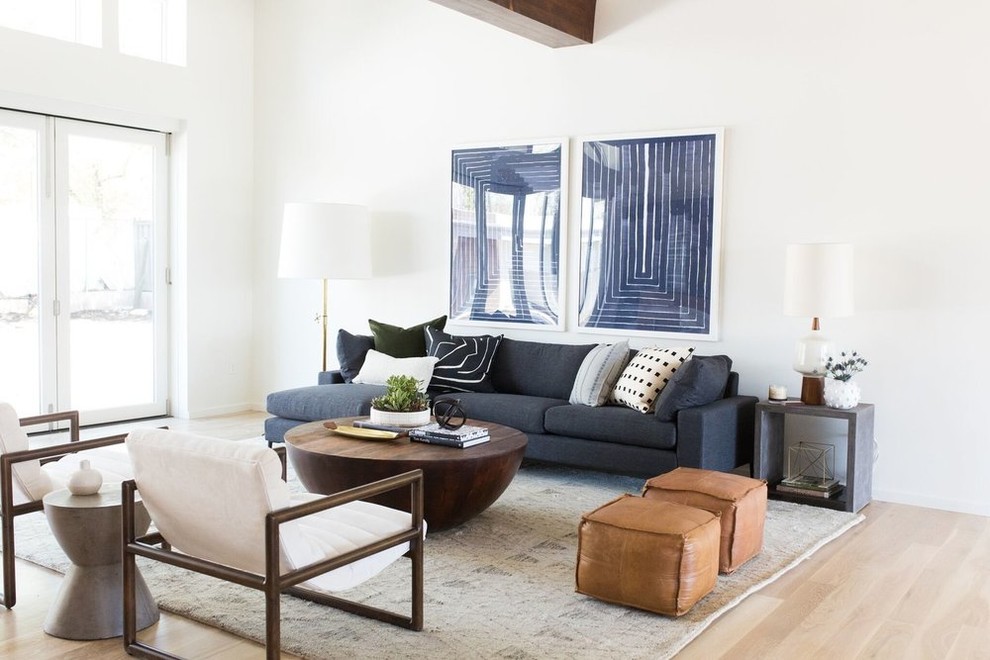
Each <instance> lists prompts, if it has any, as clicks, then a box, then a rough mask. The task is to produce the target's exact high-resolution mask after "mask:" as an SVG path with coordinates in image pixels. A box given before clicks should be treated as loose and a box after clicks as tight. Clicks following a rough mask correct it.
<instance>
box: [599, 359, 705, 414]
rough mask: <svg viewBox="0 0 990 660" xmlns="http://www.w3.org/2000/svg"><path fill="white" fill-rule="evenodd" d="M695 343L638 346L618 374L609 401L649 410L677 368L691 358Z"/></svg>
mask: <svg viewBox="0 0 990 660" xmlns="http://www.w3.org/2000/svg"><path fill="white" fill-rule="evenodd" d="M693 352H694V347H693V346H690V347H679V348H660V347H659V346H656V347H653V348H643V349H640V350H639V351H638V352H637V353H636V355H635V356H634V357H633V359H632V360H630V361H629V364H628V365H626V368H625V369H623V371H622V375H621V376H619V380H618V382H616V384H615V389H613V390H612V399H611V400H612V402H613V403H619V404H622V405H624V406H628V407H630V408H632V409H633V410H638V411H639V412H641V413H648V412H651V411H652V410H653V407H654V405H656V401H657V397H659V396H660V392H662V391H663V388H664V387H665V386H666V385H667V383H668V382H669V381H670V379H671V378H673V376H674V373H675V372H676V371H677V369H678V368H679V367H680V366H681V365H682V364H684V362H685V361H687V360H688V359H690V357H691V354H692V353H693Z"/></svg>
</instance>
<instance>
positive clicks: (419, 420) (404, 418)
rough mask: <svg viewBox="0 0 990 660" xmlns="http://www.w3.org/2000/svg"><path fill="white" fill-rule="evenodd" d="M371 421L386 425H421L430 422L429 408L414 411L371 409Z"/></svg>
mask: <svg viewBox="0 0 990 660" xmlns="http://www.w3.org/2000/svg"><path fill="white" fill-rule="evenodd" d="M370 421H371V423H372V424H384V425H386V426H423V425H424V424H429V423H430V409H429V408H427V409H426V410H419V411H416V412H392V411H390V410H378V409H377V408H372V409H371V420H370Z"/></svg>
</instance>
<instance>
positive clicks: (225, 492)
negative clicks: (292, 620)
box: [126, 429, 411, 591]
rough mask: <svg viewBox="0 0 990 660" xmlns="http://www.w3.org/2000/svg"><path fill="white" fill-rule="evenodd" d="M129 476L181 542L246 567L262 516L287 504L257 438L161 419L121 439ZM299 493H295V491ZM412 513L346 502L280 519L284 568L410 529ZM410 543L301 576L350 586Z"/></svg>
mask: <svg viewBox="0 0 990 660" xmlns="http://www.w3.org/2000/svg"><path fill="white" fill-rule="evenodd" d="M126 446H127V450H128V452H129V453H130V456H131V460H132V462H133V464H134V480H135V481H136V483H137V487H138V491H139V492H140V494H141V499H142V500H143V501H144V505H145V507H146V508H147V510H148V513H149V514H150V515H151V518H152V520H154V521H155V525H156V526H157V528H158V530H159V531H160V532H161V534H162V536H163V537H164V538H165V539H166V540H168V542H169V543H171V544H172V546H173V547H175V548H176V549H177V550H179V551H181V552H184V553H186V554H189V555H192V556H195V557H199V558H201V559H206V560H208V561H212V562H216V563H219V564H224V565H226V566H231V567H234V568H239V569H241V570H244V571H249V572H252V573H256V574H261V575H264V573H265V516H266V515H267V514H268V513H270V512H272V511H275V510H278V509H283V508H285V507H288V506H290V505H292V504H298V503H300V502H303V501H308V500H312V499H318V498H319V497H320V496H318V495H302V496H297V497H295V498H293V497H292V496H290V494H289V489H288V486H287V485H286V483H285V482H284V481H282V478H281V473H282V465H281V462H280V461H279V459H278V455H277V454H276V453H275V452H274V451H272V450H271V449H268V448H267V447H265V446H263V445H255V444H249V443H246V442H234V441H229V440H218V439H215V438H208V437H204V436H197V435H192V434H188V433H180V432H175V431H166V430H160V429H139V430H136V431H134V432H132V433H131V434H130V435H129V436H128V438H127V440H126ZM294 500H295V501H294ZM410 521H411V518H410V515H409V514H408V513H405V512H402V511H396V510H393V509H389V508H388V507H383V506H380V505H377V504H370V503H367V502H351V503H348V504H344V505H341V506H339V507H335V508H333V509H328V510H326V511H322V512H320V513H317V514H314V515H312V516H307V517H305V518H301V519H299V520H294V521H290V522H287V523H284V524H283V525H282V526H281V530H280V531H281V534H280V543H281V548H280V551H281V553H280V554H281V570H282V571H283V572H285V571H286V570H293V569H296V568H301V567H303V566H306V565H308V564H310V563H313V562H314V561H318V560H322V559H327V558H330V557H335V556H338V555H340V554H343V553H345V552H348V551H350V550H352V549H354V548H355V547H358V546H360V545H367V543H369V542H371V541H374V540H378V539H381V538H385V537H387V536H389V535H391V534H394V533H396V532H398V531H401V530H403V529H409V527H410V525H411V522H410ZM408 550H409V544H408V543H406V544H402V545H399V546H395V547H393V548H389V549H387V550H384V551H382V552H380V553H377V554H375V555H372V556H370V557H366V558H364V559H361V560H359V561H357V562H354V563H353V564H351V565H348V566H344V567H341V568H338V569H336V570H333V571H331V572H329V573H325V574H323V575H320V576H317V577H315V578H313V579H311V580H310V581H308V582H306V583H304V584H305V585H306V586H309V587H311V588H317V589H323V590H334V591H336V590H342V589H347V588H350V587H352V586H355V585H356V584H359V583H360V582H363V581H364V580H366V579H367V578H369V577H372V576H374V575H376V574H377V573H379V572H381V571H382V570H384V569H385V568H386V567H387V566H388V565H389V564H391V563H392V562H393V561H394V560H395V559H398V558H399V557H401V556H402V555H403V554H404V553H405V552H406V551H408Z"/></svg>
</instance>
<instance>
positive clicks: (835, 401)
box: [825, 351, 869, 409]
mask: <svg viewBox="0 0 990 660" xmlns="http://www.w3.org/2000/svg"><path fill="white" fill-rule="evenodd" d="M868 364H869V362H867V361H866V359H865V358H863V357H862V356H860V355H859V353H857V352H856V351H853V352H852V353H851V354H846V352H845V351H843V352H841V353H840V354H839V357H838V358H835V357H832V356H831V355H830V356H829V357H828V359H827V360H826V361H825V405H826V406H828V407H829V408H843V409H845V408H855V407H856V406H858V405H859V397H860V391H859V384H858V383H854V382H853V381H852V377H853V376H854V375H856V374H858V373H859V372H860V371H862V370H863V369H865V368H866V366H867V365H868Z"/></svg>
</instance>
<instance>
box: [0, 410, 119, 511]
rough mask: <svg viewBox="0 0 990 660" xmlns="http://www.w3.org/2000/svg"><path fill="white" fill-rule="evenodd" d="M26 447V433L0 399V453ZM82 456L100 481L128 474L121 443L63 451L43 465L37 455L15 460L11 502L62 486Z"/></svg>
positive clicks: (38, 496)
mask: <svg viewBox="0 0 990 660" xmlns="http://www.w3.org/2000/svg"><path fill="white" fill-rule="evenodd" d="M70 448H71V447H67V450H68V449H70ZM28 449H30V446H29V443H28V436H27V433H25V432H24V428H23V427H22V426H21V420H20V418H19V417H18V416H17V412H16V411H15V410H14V408H13V406H11V405H10V404H9V403H0V454H9V453H13V452H18V451H27V450H28ZM83 459H86V460H88V461H90V463H92V467H93V468H94V469H96V470H97V471H99V473H100V474H101V475H102V476H103V482H104V483H120V482H121V481H123V480H125V479H130V478H131V464H130V460H129V459H128V457H127V452H126V451H125V450H124V448H123V447H122V446H121V445H116V446H110V447H100V448H98V449H88V450H86V451H82V452H78V453H73V454H67V455H66V456H63V457H62V458H60V459H59V460H58V461H55V462H52V463H46V464H44V465H42V464H41V461H39V460H38V459H33V460H29V461H18V462H17V463H13V464H12V465H11V468H12V470H11V471H12V473H13V479H12V481H13V484H12V486H13V488H12V491H13V495H14V504H24V503H25V502H37V501H38V500H40V499H41V498H43V497H44V496H45V495H47V494H48V493H50V492H52V491H53V490H58V489H59V488H65V485H66V484H67V483H68V481H69V476H70V475H72V473H73V472H75V471H76V470H78V469H79V461H81V460H83Z"/></svg>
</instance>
